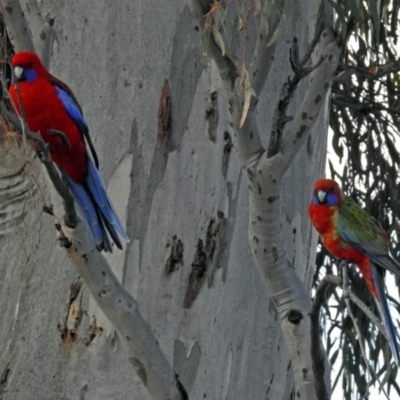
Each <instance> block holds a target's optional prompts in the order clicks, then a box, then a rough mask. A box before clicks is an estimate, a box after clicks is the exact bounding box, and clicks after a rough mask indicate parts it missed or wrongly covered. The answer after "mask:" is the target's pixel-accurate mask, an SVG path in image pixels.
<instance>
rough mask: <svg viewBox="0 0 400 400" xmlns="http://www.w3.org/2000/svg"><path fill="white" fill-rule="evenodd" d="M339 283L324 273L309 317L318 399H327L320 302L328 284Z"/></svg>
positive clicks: (332, 276)
mask: <svg viewBox="0 0 400 400" xmlns="http://www.w3.org/2000/svg"><path fill="white" fill-rule="evenodd" d="M331 284H332V285H337V286H339V285H341V279H340V278H339V277H337V276H334V275H326V276H325V277H324V278H323V279H322V281H321V282H320V284H319V285H318V287H317V290H316V292H315V298H314V301H313V305H312V309H311V313H310V317H311V358H312V366H313V373H314V386H315V391H316V394H317V398H318V400H329V395H328V391H327V389H326V384H325V379H324V374H325V355H324V352H323V350H322V346H321V337H320V324H319V317H320V313H321V307H322V304H323V303H325V301H326V291H327V289H328V286H329V285H331Z"/></svg>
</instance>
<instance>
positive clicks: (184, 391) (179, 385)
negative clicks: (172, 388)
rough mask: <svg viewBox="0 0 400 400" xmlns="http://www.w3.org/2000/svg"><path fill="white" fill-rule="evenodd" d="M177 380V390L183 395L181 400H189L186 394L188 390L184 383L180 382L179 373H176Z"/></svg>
mask: <svg viewBox="0 0 400 400" xmlns="http://www.w3.org/2000/svg"><path fill="white" fill-rule="evenodd" d="M175 380H176V388H177V389H178V392H179V394H180V395H181V399H182V400H189V396H188V394H187V392H186V389H185V388H184V386H183V385H182V382H181V381H180V380H179V375H178V374H177V373H175Z"/></svg>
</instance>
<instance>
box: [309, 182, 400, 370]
mask: <svg viewBox="0 0 400 400" xmlns="http://www.w3.org/2000/svg"><path fill="white" fill-rule="evenodd" d="M308 212H309V215H310V218H311V221H312V223H313V225H314V226H315V228H316V229H317V231H318V232H319V234H320V236H321V241H322V243H323V245H324V246H325V247H326V249H327V250H328V251H329V252H330V253H331V254H332V255H333V256H334V257H336V258H338V259H341V260H346V261H348V262H349V263H353V264H356V265H357V266H358V267H359V269H360V271H361V273H362V275H363V277H364V279H365V281H366V283H367V286H368V288H369V290H370V291H371V292H372V294H373V295H374V298H375V300H376V303H377V305H378V310H379V312H380V314H381V318H382V320H383V323H384V325H385V327H386V330H387V331H388V334H389V338H390V340H389V343H390V347H391V349H392V353H393V356H394V358H395V361H396V364H397V365H399V361H400V352H399V344H398V342H397V338H396V330H395V327H394V324H393V321H392V318H391V316H390V312H389V307H388V303H387V300H386V295H385V289H384V280H383V270H384V269H386V270H389V271H390V272H392V273H393V274H395V275H396V276H397V277H398V278H400V264H399V263H398V262H397V261H396V260H394V259H393V258H392V257H391V256H390V254H389V240H388V238H387V236H386V233H385V231H384V230H383V228H382V227H381V225H380V224H379V222H378V221H377V220H376V219H375V218H374V217H372V215H370V214H368V213H367V212H366V211H364V210H363V209H362V208H361V207H360V206H359V205H358V204H357V203H356V202H355V201H354V200H353V199H351V198H350V197H348V196H346V195H345V194H344V193H343V192H342V190H341V189H340V187H339V185H338V183H337V182H335V181H334V180H332V179H320V180H318V181H317V182H315V185H314V193H313V196H312V199H311V202H310V205H309V207H308Z"/></svg>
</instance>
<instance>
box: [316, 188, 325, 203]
mask: <svg viewBox="0 0 400 400" xmlns="http://www.w3.org/2000/svg"><path fill="white" fill-rule="evenodd" d="M317 196H318V200H319V202H320V203H323V202H324V201H325V198H326V192H325V191H324V190H318V193H317Z"/></svg>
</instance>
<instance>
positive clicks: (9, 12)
mask: <svg viewBox="0 0 400 400" xmlns="http://www.w3.org/2000/svg"><path fill="white" fill-rule="evenodd" d="M4 9H5V10H6V11H7V13H8V14H12V12H13V8H12V7H10V6H5V7H4Z"/></svg>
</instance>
